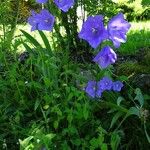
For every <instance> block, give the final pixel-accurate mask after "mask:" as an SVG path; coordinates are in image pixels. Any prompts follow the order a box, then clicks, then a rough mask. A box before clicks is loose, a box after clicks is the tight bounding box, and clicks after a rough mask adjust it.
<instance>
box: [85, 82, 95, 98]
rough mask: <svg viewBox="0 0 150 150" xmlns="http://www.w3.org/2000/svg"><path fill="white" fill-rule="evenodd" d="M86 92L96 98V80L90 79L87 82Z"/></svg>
mask: <svg viewBox="0 0 150 150" xmlns="http://www.w3.org/2000/svg"><path fill="white" fill-rule="evenodd" d="M85 92H86V93H87V94H88V95H89V96H91V97H92V98H95V92H96V81H89V82H88V83H87V86H86V88H85Z"/></svg>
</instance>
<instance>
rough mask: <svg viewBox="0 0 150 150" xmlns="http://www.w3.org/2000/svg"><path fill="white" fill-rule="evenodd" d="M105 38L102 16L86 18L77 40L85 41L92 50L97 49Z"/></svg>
mask: <svg viewBox="0 0 150 150" xmlns="http://www.w3.org/2000/svg"><path fill="white" fill-rule="evenodd" d="M107 37H108V34H107V31H106V29H105V27H104V24H103V16H102V15H96V16H90V17H88V19H87V20H86V21H85V22H84V23H83V26H82V29H81V31H80V33H79V38H81V39H84V40H86V41H87V42H88V43H89V44H90V45H91V46H92V47H93V48H97V47H98V46H99V44H100V43H101V42H102V41H103V40H105V39H107Z"/></svg>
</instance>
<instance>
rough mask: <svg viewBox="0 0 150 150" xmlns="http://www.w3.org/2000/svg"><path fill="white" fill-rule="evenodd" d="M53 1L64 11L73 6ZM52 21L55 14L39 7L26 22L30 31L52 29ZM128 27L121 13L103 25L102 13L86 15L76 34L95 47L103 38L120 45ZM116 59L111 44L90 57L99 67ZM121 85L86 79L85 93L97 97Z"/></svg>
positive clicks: (64, 0)
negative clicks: (39, 9) (38, 10)
mask: <svg viewBox="0 0 150 150" xmlns="http://www.w3.org/2000/svg"><path fill="white" fill-rule="evenodd" d="M36 2H37V3H47V2H48V0H36ZM54 3H55V5H56V6H57V7H58V8H59V9H60V10H62V11H63V12H67V11H68V10H69V9H70V8H71V7H72V6H73V5H74V0H54ZM54 22H55V17H54V16H53V15H52V14H51V13H50V12H49V11H48V10H46V9H43V10H41V11H40V12H39V13H36V12H34V11H32V15H31V16H30V17H29V19H28V23H29V24H30V25H31V26H32V28H31V31H34V30H47V31H52V29H53V26H54ZM130 26H131V25H130V24H129V23H128V22H127V21H126V20H125V19H124V16H123V14H122V13H119V14H117V15H116V16H114V17H113V18H111V19H110V21H109V22H108V25H107V27H105V25H104V17H103V16H102V15H95V16H89V17H88V18H87V20H86V21H85V22H84V23H83V26H82V29H81V31H80V32H79V35H78V36H79V38H81V39H84V40H86V41H87V42H88V43H89V44H90V45H91V47H93V48H94V49H95V48H98V46H99V45H100V44H101V43H102V42H103V41H105V40H110V41H112V42H113V45H114V47H115V48H119V47H120V44H121V43H125V42H126V40H127V37H126V33H127V32H128V30H129V28H130ZM116 60H117V55H116V53H115V51H114V50H113V49H112V48H111V47H110V46H105V47H103V48H102V49H101V51H100V52H99V53H98V54H97V55H96V56H95V58H94V59H93V61H94V62H95V63H97V64H98V65H99V67H100V68H101V69H105V68H107V67H108V66H109V65H111V64H114V63H115V62H116ZM122 87H123V83H122V82H121V81H116V82H113V81H112V80H111V79H110V78H108V77H103V78H102V79H101V80H100V81H98V82H96V81H89V82H88V83H87V86H86V88H85V92H86V93H87V94H88V95H89V96H91V97H92V98H100V97H101V95H102V93H103V92H104V91H106V90H107V91H110V90H113V91H120V90H121V88H122Z"/></svg>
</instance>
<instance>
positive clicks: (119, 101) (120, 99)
mask: <svg viewBox="0 0 150 150" xmlns="http://www.w3.org/2000/svg"><path fill="white" fill-rule="evenodd" d="M123 100H124V98H123V97H121V96H120V97H118V99H117V105H118V106H120V103H121V102H122V101H123Z"/></svg>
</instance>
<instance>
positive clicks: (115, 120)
mask: <svg viewBox="0 0 150 150" xmlns="http://www.w3.org/2000/svg"><path fill="white" fill-rule="evenodd" d="M123 114H124V113H122V112H117V113H116V114H115V115H114V117H113V118H112V121H111V124H110V128H112V127H113V125H114V124H115V123H116V122H117V120H118V119H119V118H120V117H121V116H122V115H123Z"/></svg>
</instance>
